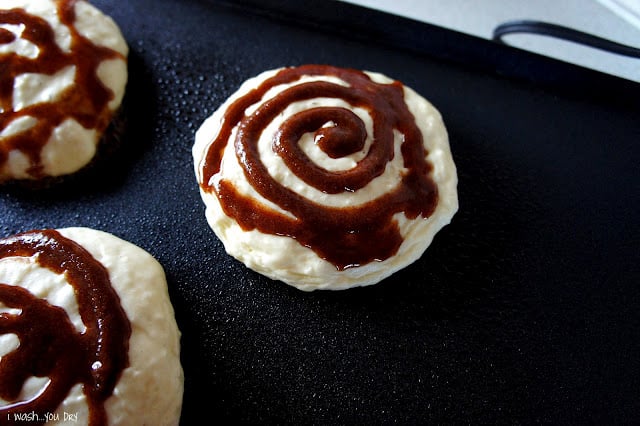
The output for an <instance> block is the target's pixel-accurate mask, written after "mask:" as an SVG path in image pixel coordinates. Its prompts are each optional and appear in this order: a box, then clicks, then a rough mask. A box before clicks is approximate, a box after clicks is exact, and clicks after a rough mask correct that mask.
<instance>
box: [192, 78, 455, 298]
mask: <svg viewBox="0 0 640 426" xmlns="http://www.w3.org/2000/svg"><path fill="white" fill-rule="evenodd" d="M193 156H194V165H195V172H196V177H197V180H198V184H199V187H200V192H201V195H202V198H203V200H204V203H205V205H206V217H207V220H208V222H209V225H210V226H211V228H212V229H213V231H214V232H215V233H216V235H217V236H218V237H219V238H220V240H221V241H222V242H223V244H224V246H225V249H226V251H227V252H228V253H229V254H230V255H232V256H234V257H235V258H237V259H238V260H240V261H241V262H243V263H244V264H245V265H246V266H248V267H249V268H251V269H254V270H255V271H257V272H260V273H262V274H264V275H266V276H268V277H270V278H272V279H275V280H281V281H284V282H285V283H287V284H290V285H293V286H295V287H297V288H299V289H301V290H307V291H308V290H315V289H346V288H350V287H354V286H363V285H370V284H375V283H377V282H379V281H381V280H382V279H384V278H385V277H387V276H389V275H391V274H392V273H394V272H395V271H397V270H399V269H401V268H404V267H405V266H407V265H409V264H411V263H412V262H414V261H415V260H416V259H418V258H419V257H420V256H422V254H423V253H424V251H425V250H426V249H427V247H428V246H429V245H430V243H431V241H432V240H433V237H434V235H435V234H436V233H437V232H438V231H439V230H440V229H441V228H442V227H443V226H445V225H447V224H448V223H449V222H450V221H451V218H452V217H453V215H454V214H455V212H456V211H457V209H458V197H457V174H456V167H455V164H454V162H453V159H452V156H451V151H450V148H449V141H448V136H447V132H446V129H445V126H444V124H443V121H442V118H441V115H440V113H439V112H438V111H437V110H436V109H435V108H434V107H433V106H432V105H431V104H430V103H429V102H428V101H427V100H425V99H424V98H423V97H422V96H420V95H419V94H417V93H416V92H415V91H414V90H412V89H410V88H409V87H406V86H404V85H403V84H402V83H400V82H398V81H395V80H392V79H390V78H389V77H386V76H384V75H382V74H379V73H373V72H362V71H358V70H353V69H343V68H337V67H332V66H326V65H304V66H300V67H292V68H282V69H277V70H271V71H267V72H264V73H262V74H260V75H259V76H257V77H254V78H252V79H250V80H248V81H246V82H245V83H244V84H243V85H242V86H241V87H240V88H239V90H238V91H237V92H236V93H235V94H233V95H232V96H231V97H230V98H229V99H228V100H227V101H226V102H225V103H224V104H223V105H222V106H221V107H220V108H219V109H218V110H217V111H216V112H215V113H214V114H213V115H212V116H211V117H209V118H208V119H207V120H206V121H205V122H204V123H203V124H202V126H201V127H200V129H199V130H198V132H197V133H196V137H195V144H194V146H193Z"/></svg>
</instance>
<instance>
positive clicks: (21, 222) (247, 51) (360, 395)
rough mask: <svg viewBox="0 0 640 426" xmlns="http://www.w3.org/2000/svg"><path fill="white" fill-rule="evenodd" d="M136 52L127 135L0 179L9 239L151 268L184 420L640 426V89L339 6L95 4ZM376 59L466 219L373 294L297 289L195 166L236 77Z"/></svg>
mask: <svg viewBox="0 0 640 426" xmlns="http://www.w3.org/2000/svg"><path fill="white" fill-rule="evenodd" d="M93 3H94V4H95V5H96V6H98V7H100V8H101V9H102V10H104V11H105V12H106V13H108V14H109V15H111V16H112V17H113V18H114V19H115V21H117V22H118V24H119V25H120V27H121V28H122V30H123V33H124V35H125V37H126V39H127V40H128V42H129V45H130V49H131V53H130V63H129V68H130V83H129V86H128V91H127V96H126V99H125V106H124V113H125V114H124V115H125V117H126V120H127V123H126V131H125V133H124V135H123V137H122V145H121V147H120V148H119V149H118V150H117V151H116V152H114V153H111V155H110V156H105V157H104V159H103V161H101V162H100V163H99V164H97V165H95V166H94V167H93V168H92V169H91V170H89V171H88V172H86V173H84V174H83V175H82V178H81V179H69V180H68V181H67V182H66V183H62V184H61V185H58V186H55V187H52V188H50V189H48V190H39V191H34V192H27V193H25V192H24V191H20V190H19V189H15V188H12V189H3V190H2V192H0V233H1V234H2V235H3V236H8V235H10V234H13V233H16V232H20V231H26V230H29V229H36V228H59V227H66V226H88V227H92V228H96V229H100V230H104V231H107V232H111V233H113V234H115V235H117V236H120V237H122V238H124V239H126V240H129V241H131V242H133V243H135V244H137V245H139V246H141V247H143V248H144V249H146V250H148V251H149V252H150V253H152V254H153V255H154V256H155V257H156V258H157V259H158V260H159V261H160V262H161V263H162V265H163V266H164V268H165V271H166V273H167V278H168V282H169V292H170V296H171V299H172V302H173V304H174V307H175V310H176V318H177V321H178V325H179V327H180V329H181V330H182V362H183V365H184V370H185V377H186V381H185V395H184V408H183V413H182V424H184V425H194V424H203V423H202V419H205V420H206V422H205V423H206V424H217V423H221V424H224V423H230V422H233V423H242V424H323V425H324V424H367V425H370V424H391V423H400V424H417V423H438V424H441V423H445V424H471V423H473V424H486V423H490V424H496V423H497V424H531V423H555V424H582V423H587V422H588V423H593V424H630V423H634V422H637V421H638V420H639V419H640V398H638V396H639V395H640V357H639V356H638V354H640V338H639V333H640V314H639V307H640V266H639V265H640V244H639V243H640V230H639V226H638V223H639V221H638V219H639V218H640V173H639V172H638V170H639V169H638V164H640V148H639V146H640V144H639V142H640V119H639V118H640V114H638V112H639V111H640V108H639V107H640V85H639V84H637V83H634V82H630V81H627V80H623V79H620V78H616V77H612V76H608V75H605V74H600V73H598V72H595V71H590V70H586V69H583V68H580V67H577V66H573V65H569V64H566V63H562V62H559V61H556V60H552V59H549V58H545V57H542V56H538V55H535V54H532V53H528V52H524V51H521V50H518V49H515V48H511V47H508V46H503V45H498V44H496V43H493V42H490V41H486V40H481V39H478V38H474V37H471V36H468V35H464V34H461V33H457V32H454V31H450V30H446V29H443V28H438V27H435V26H432V25H428V24H424V23H419V22H416V21H412V20H409V19H405V18H399V17H396V16H392V15H389V14H385V13H381V12H375V11H372V10H368V9H364V8H361V7H356V6H353V5H349V4H344V3H338V2H334V1H329V0H317V1H305V2H296V1H285V0H266V1H224V2H223V1H206V0H180V1H175V0H128V1H126V2H125V1H116V0H94V1H93ZM305 63H322V64H332V65H337V66H343V67H353V68H358V69H365V70H372V71H378V72H382V73H384V74H387V75H389V76H392V77H394V78H396V79H398V80H401V81H402V82H404V83H405V84H407V85H408V86H410V87H412V88H414V89H415V90H416V91H418V92H419V93H420V94H422V95H423V96H425V97H426V98H428V99H429V100H430V101H432V102H433V103H434V104H435V105H436V107H437V108H438V109H439V110H440V111H441V113H442V115H443V117H444V120H445V123H446V125H447V128H448V131H449V136H450V142H451V149H452V152H453V155H454V159H455V161H456V164H457V167H458V175H459V188H458V189H459V198H460V210H459V212H458V214H457V215H456V216H455V217H454V219H453V221H452V223H451V224H450V225H449V226H447V227H446V228H445V229H443V230H442V231H441V232H440V233H439V234H438V235H437V236H436V238H435V240H434V242H433V244H432V245H431V247H430V248H429V249H428V251H427V252H426V253H425V255H424V256H423V257H422V258H421V259H420V260H418V261H417V262H416V263H415V264H413V265H411V266H409V267H408V268H406V269H404V270H402V271H400V272H398V273H397V274H395V275H393V276H392V277H390V278H388V279H386V280H384V281H383V282H381V283H380V284H378V285H375V286H372V287H366V288H358V289H352V290H348V291H341V292H327V291H319V292H313V293H304V292H300V291H298V290H295V289H294V288H292V287H289V286H286V285H285V284H283V283H280V282H275V281H270V280H269V279H266V278H264V277H262V276H260V275H259V274H257V273H254V272H252V271H251V270H249V269H248V268H246V267H244V266H243V265H242V264H240V263H239V262H237V261H236V260H234V259H232V258H230V257H229V256H228V255H226V253H225V252H224V249H223V247H222V244H221V242H220V241H219V240H218V239H217V238H216V237H215V235H214V234H213V232H212V231H211V230H210V229H209V227H208V226H207V223H206V221H205V216H204V205H203V203H202V202H201V199H200V195H199V193H198V187H197V184H196V180H195V176H194V172H193V164H192V157H191V146H192V144H193V139H194V133H195V131H196V129H197V128H198V126H199V125H200V124H201V122H202V121H203V120H204V119H205V118H206V117H208V116H209V115H210V114H211V113H212V112H213V111H214V110H215V109H216V108H217V107H218V106H220V104H221V103H222V102H223V101H224V100H225V99H226V98H227V97H228V96H229V95H230V94H231V93H233V92H234V91H235V90H236V89H237V87H238V86H239V85H240V84H241V83H242V82H243V81H244V80H246V79H247V78H249V77H252V76H254V75H257V74H258V73H260V72H262V71H264V70H268V69H272V68H276V67H281V66H288V65H300V64H305Z"/></svg>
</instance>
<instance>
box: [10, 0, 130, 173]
mask: <svg viewBox="0 0 640 426" xmlns="http://www.w3.org/2000/svg"><path fill="white" fill-rule="evenodd" d="M77 1H78V0H58V1H57V2H56V3H57V7H58V17H59V19H60V21H61V23H62V24H64V25H66V26H67V27H68V28H69V31H70V34H71V50H70V52H64V51H63V50H62V49H61V48H60V46H58V44H57V42H56V40H55V34H54V30H53V28H51V25H50V24H49V23H48V22H47V21H46V20H44V19H42V18H40V17H38V16H34V15H31V14H29V13H27V12H26V11H25V10H23V9H9V10H0V24H9V25H21V26H24V30H23V31H22V38H24V39H25V40H28V41H29V42H31V43H33V44H34V45H36V46H37V47H38V49H39V53H38V56H37V57H36V58H28V57H24V56H20V55H17V54H15V53H5V54H0V64H1V65H0V129H4V128H5V127H6V126H7V125H8V124H9V123H11V122H12V121H14V120H15V119H17V118H20V117H26V116H30V117H34V118H36V119H37V124H36V125H35V126H33V127H32V128H30V129H29V130H27V131H24V132H21V133H19V134H15V135H12V136H8V137H3V138H2V139H0V167H1V166H2V165H3V164H5V163H6V162H7V161H8V157H9V153H10V152H11V151H13V150H18V151H20V152H22V153H23V154H25V155H26V156H27V158H29V160H30V164H31V167H30V169H29V170H28V173H29V174H30V175H31V176H32V177H34V178H42V177H44V173H43V170H42V164H41V160H40V156H41V151H42V148H43V147H44V145H45V144H46V143H47V141H48V140H49V137H50V135H51V133H52V132H53V130H54V129H55V128H56V127H58V126H59V125H60V124H61V123H62V122H64V121H65V120H67V119H69V118H72V119H74V120H76V121H77V122H78V123H80V124H81V125H82V126H83V127H84V128H87V129H96V130H97V132H98V134H102V133H103V132H104V131H105V130H106V129H107V127H108V125H109V123H110V121H111V117H112V113H111V111H110V110H109V108H108V104H109V102H110V101H111V100H112V99H113V96H114V94H113V92H112V91H111V90H110V89H109V88H108V87H106V86H105V85H104V84H103V83H102V81H100V78H99V77H98V74H97V70H98V67H99V66H100V64H101V63H102V62H103V61H104V60H107V59H114V58H120V59H123V60H126V58H125V57H124V56H123V55H122V54H120V53H118V52H116V51H114V50H112V49H110V48H106V47H101V46H97V45H95V44H94V43H93V42H92V41H91V40H89V39H87V38H85V37H83V36H82V35H81V34H80V33H79V32H78V31H77V29H76V28H75V26H74V23H75V21H76V15H75V4H76V3H77ZM14 40H15V35H14V34H13V33H12V32H10V31H8V30H6V29H3V30H0V44H8V43H11V42H13V41H14ZM70 65H75V66H76V73H75V84H73V85H72V86H71V87H69V88H67V89H65V91H64V92H63V93H62V94H61V95H60V96H59V98H58V99H57V100H56V102H47V103H37V104H34V105H30V106H27V107H26V108H23V109H21V110H19V111H14V109H13V86H14V80H15V78H16V77H17V76H18V75H21V74H25V73H38V74H46V75H53V74H55V73H56V72H58V71H60V70H62V69H64V68H65V67H67V66H70Z"/></svg>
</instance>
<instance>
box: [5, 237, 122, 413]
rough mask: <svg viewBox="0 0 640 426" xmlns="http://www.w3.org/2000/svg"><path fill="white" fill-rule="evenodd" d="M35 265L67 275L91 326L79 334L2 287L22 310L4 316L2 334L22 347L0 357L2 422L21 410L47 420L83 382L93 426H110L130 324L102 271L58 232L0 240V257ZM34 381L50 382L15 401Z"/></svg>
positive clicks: (35, 302) (55, 310)
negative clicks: (31, 260) (108, 407)
mask: <svg viewBox="0 0 640 426" xmlns="http://www.w3.org/2000/svg"><path fill="white" fill-rule="evenodd" d="M34 256H35V261H36V262H37V264H38V265H39V266H40V267H42V268H46V269H48V270H50V271H52V272H54V273H56V274H64V276H65V280H66V281H67V282H68V283H69V284H70V285H72V286H73V289H74V291H75V296H76V299H77V303H78V306H79V313H80V317H81V318H82V321H83V323H84V325H85V327H86V330H85V331H84V332H79V331H77V330H76V328H75V327H74V325H73V324H72V323H71V321H70V319H69V317H68V315H67V313H66V311H65V310H64V309H62V308H60V307H58V306H55V305H52V304H50V303H48V302H47V301H46V300H43V299H40V298H38V297H36V296H34V295H33V294H32V293H30V292H29V291H28V290H26V289H24V288H22V287H19V286H17V285H13V284H12V283H0V303H1V304H2V305H4V306H6V307H8V308H11V309H17V310H19V313H12V312H9V313H7V312H5V313H0V334H15V335H17V337H18V339H19V340H20V345H19V346H18V348H16V349H14V350H13V351H11V352H9V353H8V354H6V355H4V356H2V357H1V358H0V397H1V398H2V399H4V400H5V401H9V405H7V406H4V407H0V419H2V420H1V421H0V423H2V421H4V419H11V418H12V417H11V416H13V415H14V414H16V413H36V414H37V415H38V419H40V420H41V421H40V423H44V419H45V415H46V414H50V413H53V412H55V411H56V408H57V407H58V406H59V405H60V404H61V403H62V401H63V400H64V399H65V398H66V397H67V395H68V393H69V391H70V390H71V388H72V387H73V386H74V385H76V384H82V385H83V389H84V394H85V396H86V398H87V402H88V405H89V420H90V424H91V425H102V424H106V413H105V409H104V401H105V400H106V399H107V398H108V397H109V396H110V395H111V394H112V392H113V389H114V387H115V385H116V383H117V381H118V378H119V377H120V374H121V373H122V371H123V370H124V368H126V367H127V365H128V349H129V337H130V335H131V326H130V324H129V320H128V319H127V316H126V314H125V312H124V310H123V309H122V307H121V305H120V299H119V297H118V295H117V294H116V292H115V290H114V289H113V288H112V286H111V282H110V279H109V273H108V272H107V270H106V269H105V267H104V266H103V265H102V264H101V263H99V262H98V261H97V260H96V259H95V258H93V257H92V256H91V254H90V253H89V252H87V251H86V250H85V249H84V248H83V247H81V246H80V245H79V244H77V243H75V242H74V241H72V240H70V239H67V238H65V237H63V236H62V235H61V234H60V233H58V232H57V231H54V230H45V231H33V232H28V233H24V234H20V235H17V236H14V237H11V238H7V239H4V240H0V259H2V258H7V257H34ZM30 377H47V378H49V383H48V384H47V385H46V387H45V388H44V390H43V391H42V392H40V393H38V394H37V395H35V396H34V397H32V398H31V399H29V400H25V401H21V400H18V398H19V397H20V392H21V390H22V388H23V385H24V383H25V381H26V380H27V379H29V378H30Z"/></svg>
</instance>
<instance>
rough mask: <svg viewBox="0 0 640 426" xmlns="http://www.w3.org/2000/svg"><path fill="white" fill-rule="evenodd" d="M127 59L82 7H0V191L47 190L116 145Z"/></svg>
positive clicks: (44, 3)
mask: <svg viewBox="0 0 640 426" xmlns="http://www.w3.org/2000/svg"><path fill="white" fill-rule="evenodd" d="M127 54H128V46H127V44H126V42H125V40H124V38H123V36H122V34H121V32H120V30H119V28H118V27H117V25H116V24H115V23H114V21H113V20H112V19H111V18H109V17H108V16H106V15H105V14H103V13H102V12H101V11H99V10H98V9H96V8H95V7H94V6H92V5H91V4H89V3H88V2H87V1H85V0H2V2H0V62H1V63H2V67H0V184H1V183H4V182H16V181H17V182H21V183H23V184H24V185H23V186H32V187H40V186H46V185H44V183H51V182H53V181H57V180H60V179H62V177H63V176H68V175H70V174H72V173H75V172H77V171H78V170H80V169H82V168H84V167H85V166H86V165H87V164H89V163H91V162H92V160H94V157H96V155H97V153H98V152H99V150H98V145H99V144H102V146H103V147H107V146H108V144H116V143H117V142H118V138H119V134H118V132H119V130H120V127H122V124H121V121H122V120H117V118H118V114H117V113H118V111H119V109H120V105H121V102H122V99H123V96H124V91H125V86H126V82H127ZM38 184H39V185H38Z"/></svg>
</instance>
